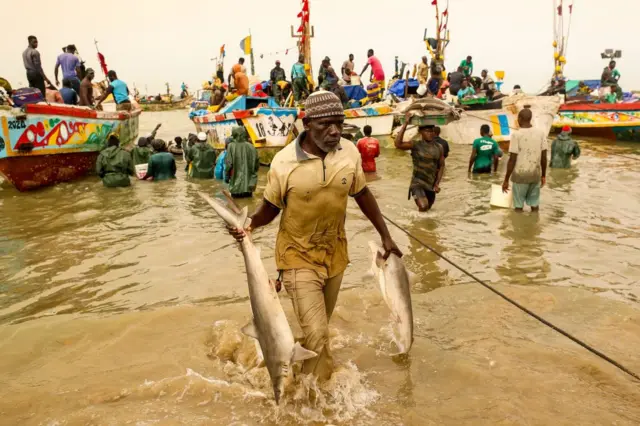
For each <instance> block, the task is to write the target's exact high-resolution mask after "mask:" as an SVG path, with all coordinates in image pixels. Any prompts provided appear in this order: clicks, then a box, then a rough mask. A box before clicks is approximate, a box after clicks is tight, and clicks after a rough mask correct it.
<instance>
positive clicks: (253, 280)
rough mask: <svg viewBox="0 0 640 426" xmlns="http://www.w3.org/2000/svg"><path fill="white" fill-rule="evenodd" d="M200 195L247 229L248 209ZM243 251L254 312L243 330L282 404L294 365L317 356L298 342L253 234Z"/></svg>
mask: <svg viewBox="0 0 640 426" xmlns="http://www.w3.org/2000/svg"><path fill="white" fill-rule="evenodd" d="M200 196H201V197H202V198H203V199H204V200H205V201H206V202H207V203H209V205H211V207H212V208H213V210H215V212H216V213H217V214H218V215H219V216H220V217H221V218H222V219H223V220H224V221H225V222H226V223H227V225H229V226H231V227H234V228H244V223H245V221H246V220H247V207H244V209H242V210H241V211H239V210H238V208H237V207H235V206H232V207H233V210H234V211H232V210H231V209H230V208H228V207H227V206H226V205H225V204H224V203H222V202H221V201H219V200H215V199H212V198H211V197H209V196H208V195H206V194H203V193H200ZM228 198H230V196H228ZM230 202H232V201H231V200H230ZM240 248H241V250H242V255H243V256H244V263H245V268H246V272H247V280H248V283H249V297H250V300H251V310H252V312H253V320H252V321H250V322H249V324H247V325H246V326H245V327H244V328H243V329H242V332H243V333H244V334H246V335H247V336H250V337H253V338H254V339H257V340H258V342H259V343H260V349H261V350H262V355H263V358H264V362H265V365H266V367H267V370H268V371H269V376H270V377H271V383H272V384H273V393H274V397H275V400H276V404H279V403H280V398H281V397H282V394H283V392H284V385H285V380H286V379H287V377H288V376H289V373H290V366H291V364H292V363H293V362H296V361H304V360H305V359H309V358H313V357H315V356H317V354H316V353H315V352H312V351H309V350H307V349H305V348H303V347H302V346H300V343H298V342H295V341H294V339H293V333H292V332H291V328H290V327H289V323H288V322H287V317H286V316H285V313H284V310H283V309H282V305H281V304H280V299H279V298H278V292H277V291H276V288H275V285H274V283H273V281H270V280H269V275H268V274H267V270H266V269H265V267H264V264H263V263H262V259H261V258H260V250H259V249H258V248H257V247H256V246H255V245H254V244H253V241H252V240H251V237H250V236H249V235H247V236H246V237H245V238H244V239H243V240H242V242H241V243H240Z"/></svg>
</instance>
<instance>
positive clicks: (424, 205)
mask: <svg viewBox="0 0 640 426" xmlns="http://www.w3.org/2000/svg"><path fill="white" fill-rule="evenodd" d="M409 121H411V112H407V113H406V114H405V121H404V124H403V125H402V128H400V132H398V136H397V137H396V141H395V145H396V148H398V149H402V150H405V151H411V158H412V159H413V177H412V178H411V186H410V187H409V198H411V196H412V195H413V198H414V200H415V202H416V205H417V206H418V211H420V212H426V211H429V210H430V209H431V207H433V204H434V203H435V202H436V194H437V193H438V192H440V180H441V179H442V174H443V173H444V166H445V162H444V149H443V148H442V146H441V145H440V144H439V143H437V142H436V141H435V137H436V134H435V132H434V126H432V125H428V126H420V128H419V132H420V136H421V139H420V140H419V141H417V142H413V141H409V142H404V141H403V139H404V133H405V131H406V130H407V126H408V125H409Z"/></svg>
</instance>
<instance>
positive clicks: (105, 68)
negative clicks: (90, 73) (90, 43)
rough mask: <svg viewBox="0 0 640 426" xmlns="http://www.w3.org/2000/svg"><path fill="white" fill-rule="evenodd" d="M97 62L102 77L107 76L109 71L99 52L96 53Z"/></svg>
mask: <svg viewBox="0 0 640 426" xmlns="http://www.w3.org/2000/svg"><path fill="white" fill-rule="evenodd" d="M98 62H100V68H101V69H102V72H103V73H104V75H107V73H108V72H109V69H108V68H107V63H106V62H105V60H104V55H103V54H102V53H100V52H98Z"/></svg>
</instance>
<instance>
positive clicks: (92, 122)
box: [0, 102, 140, 191]
mask: <svg viewBox="0 0 640 426" xmlns="http://www.w3.org/2000/svg"><path fill="white" fill-rule="evenodd" d="M139 116H140V110H136V111H131V112H124V111H118V112H102V111H95V110H92V109H90V108H86V107H76V106H70V105H57V104H56V105H53V104H46V103H43V102H40V103H37V104H29V105H26V106H24V107H23V109H18V108H14V109H11V108H8V107H2V106H0V174H2V176H3V177H4V178H5V179H6V180H7V181H9V182H11V184H13V185H14V186H15V187H16V188H17V189H18V190H20V191H27V190H32V189H37V188H40V187H43V186H48V185H53V184H56V183H59V182H66V181H71V180H74V179H77V178H79V177H81V176H84V175H86V174H87V173H89V172H91V171H93V170H95V164H96V159H97V157H98V153H99V152H100V150H101V149H102V148H103V147H104V146H105V144H106V141H107V138H108V137H109V135H111V134H115V135H117V136H118V137H119V138H120V143H121V145H122V146H127V145H129V144H132V143H133V142H134V141H135V140H136V139H137V137H138V119H139Z"/></svg>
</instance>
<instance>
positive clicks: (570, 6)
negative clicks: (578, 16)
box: [569, 3, 573, 14]
mask: <svg viewBox="0 0 640 426" xmlns="http://www.w3.org/2000/svg"><path fill="white" fill-rule="evenodd" d="M572 13H573V3H571V4H570V5H569V14H572Z"/></svg>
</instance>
